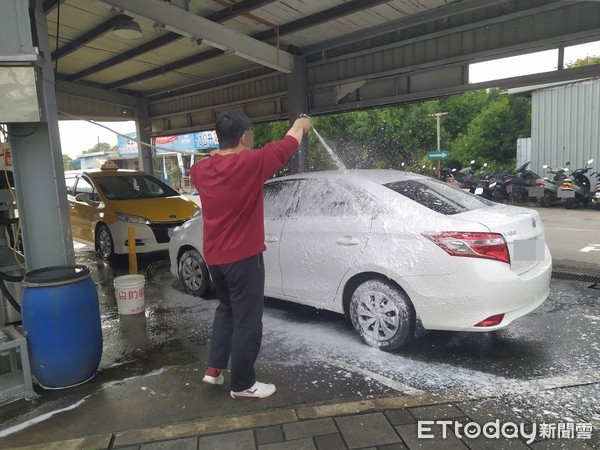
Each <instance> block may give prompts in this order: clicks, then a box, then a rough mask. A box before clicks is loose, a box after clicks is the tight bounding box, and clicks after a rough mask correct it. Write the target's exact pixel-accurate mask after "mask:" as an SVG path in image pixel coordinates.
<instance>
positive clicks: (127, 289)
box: [114, 275, 146, 314]
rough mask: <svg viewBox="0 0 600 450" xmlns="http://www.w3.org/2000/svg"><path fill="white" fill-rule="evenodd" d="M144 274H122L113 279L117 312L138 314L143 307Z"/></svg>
mask: <svg viewBox="0 0 600 450" xmlns="http://www.w3.org/2000/svg"><path fill="white" fill-rule="evenodd" d="M145 281H146V280H145V279H144V275H123V276H121V277H117V278H115V279H114V285H115V296H116V297H117V308H118V309H119V314H138V313H140V312H142V311H143V310H144V308H145V303H144V283H145Z"/></svg>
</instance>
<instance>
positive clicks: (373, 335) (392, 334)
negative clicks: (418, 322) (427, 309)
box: [349, 279, 415, 350]
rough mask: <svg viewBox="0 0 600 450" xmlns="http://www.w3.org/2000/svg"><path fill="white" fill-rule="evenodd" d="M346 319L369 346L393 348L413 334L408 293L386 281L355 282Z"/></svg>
mask: <svg viewBox="0 0 600 450" xmlns="http://www.w3.org/2000/svg"><path fill="white" fill-rule="evenodd" d="M349 310H350V319H351V320H352V325H353V326H354V328H355V329H356V331H357V332H358V334H359V335H360V336H361V337H362V339H363V340H364V341H365V342H366V343H367V344H369V345H370V346H372V347H377V348H380V349H381V350H394V349H396V348H399V347H402V346H403V345H406V344H407V343H408V342H410V340H411V339H412V338H413V337H414V327H415V312H414V309H413V306H412V304H411V302H410V299H409V298H408V296H407V295H406V294H405V293H404V292H403V291H402V290H401V289H399V288H398V287H397V286H395V285H393V284H392V283H389V282H387V281H383V280H378V279H372V280H368V281H365V282H364V283H362V284H361V285H359V286H358V287H357V288H356V290H355V291H354V293H353V294H352V297H351V299H350V308H349Z"/></svg>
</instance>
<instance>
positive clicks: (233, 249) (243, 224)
mask: <svg viewBox="0 0 600 450" xmlns="http://www.w3.org/2000/svg"><path fill="white" fill-rule="evenodd" d="M298 145H299V143H298V141H297V140H296V138H294V137H293V136H289V135H288V136H285V137H284V138H283V139H282V140H280V141H276V142H272V143H270V144H267V145H266V146H264V147H263V148H262V149H260V150H244V151H242V152H240V153H238V154H234V153H231V154H227V155H219V154H215V155H213V156H211V157H210V158H205V159H203V160H201V161H198V162H197V163H195V164H194V165H193V166H192V167H191V169H190V177H191V180H192V183H193V184H194V186H195V187H196V189H197V190H198V193H199V194H200V201H201V203H202V218H203V222H204V231H203V233H204V235H203V254H204V259H205V260H206V264H208V265H211V266H212V265H218V264H227V263H231V262H235V261H240V260H242V259H245V258H249V257H250V256H254V255H257V254H259V253H262V252H264V251H265V250H266V246H265V224H264V205H263V184H264V182H265V181H267V180H268V179H269V178H271V176H272V175H273V174H274V173H275V172H277V170H279V169H280V168H282V167H283V166H284V165H285V163H286V162H287V160H288V159H289V157H290V156H291V155H292V154H293V153H294V151H296V149H297V148H298Z"/></svg>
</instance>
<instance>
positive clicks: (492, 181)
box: [475, 163, 499, 200]
mask: <svg viewBox="0 0 600 450" xmlns="http://www.w3.org/2000/svg"><path fill="white" fill-rule="evenodd" d="M486 169H487V163H484V164H483V167H482V168H481V170H480V174H479V177H478V178H479V179H478V180H477V186H476V187H475V195H479V196H481V197H483V198H487V199H488V200H492V199H493V196H494V189H495V187H496V185H497V180H498V177H499V175H498V174H497V173H485V170H486Z"/></svg>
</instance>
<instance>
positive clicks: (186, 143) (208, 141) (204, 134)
mask: <svg viewBox="0 0 600 450" xmlns="http://www.w3.org/2000/svg"><path fill="white" fill-rule="evenodd" d="M125 136H127V138H125V137H123V136H117V144H118V146H119V156H136V155H137V154H138V146H137V141H136V133H135V132H133V133H129V134H126V135H125ZM154 145H156V146H157V147H160V148H159V149H157V153H165V152H168V151H169V150H172V151H187V152H193V151H195V150H206V149H209V148H218V147H219V139H218V138H217V133H216V132H214V131H200V132H198V133H188V134H179V135H173V136H157V137H155V138H154Z"/></svg>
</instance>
